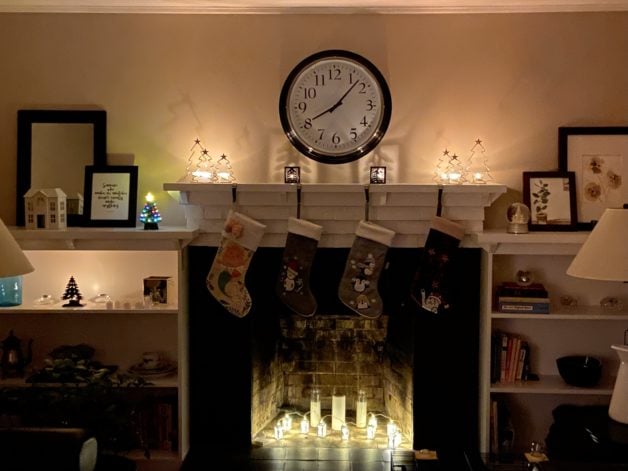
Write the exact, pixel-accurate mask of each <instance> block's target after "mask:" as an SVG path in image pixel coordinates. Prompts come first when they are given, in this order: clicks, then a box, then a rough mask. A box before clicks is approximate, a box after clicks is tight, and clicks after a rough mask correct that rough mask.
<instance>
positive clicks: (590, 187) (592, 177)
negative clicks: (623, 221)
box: [558, 126, 628, 230]
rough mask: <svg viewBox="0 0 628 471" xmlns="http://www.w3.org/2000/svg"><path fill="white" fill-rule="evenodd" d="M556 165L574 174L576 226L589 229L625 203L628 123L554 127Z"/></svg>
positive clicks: (626, 194) (627, 172)
mask: <svg viewBox="0 0 628 471" xmlns="http://www.w3.org/2000/svg"><path fill="white" fill-rule="evenodd" d="M558 167H559V169H560V170H561V171H563V172H567V171H571V172H574V173H575V178H576V183H575V185H576V206H577V224H578V228H579V229H584V230H590V229H592V228H593V225H594V223H595V222H596V221H597V220H599V219H600V217H601V216H602V213H603V212H604V210H605V209H606V208H621V207H623V205H624V203H628V191H627V190H626V180H627V179H628V126H616V127H560V128H558Z"/></svg>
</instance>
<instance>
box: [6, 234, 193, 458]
mask: <svg viewBox="0 0 628 471" xmlns="http://www.w3.org/2000/svg"><path fill="white" fill-rule="evenodd" d="M11 232H12V234H13V236H14V237H15V238H16V240H17V241H18V243H19V244H20V246H21V247H22V249H23V250H24V251H25V253H26V255H27V257H28V258H29V260H30V261H31V263H32V264H33V266H34V267H35V271H34V272H32V273H30V274H27V275H24V277H23V303H22V305H20V306H16V307H5V308H0V320H1V324H2V328H3V331H2V332H0V336H2V337H4V336H6V335H7V334H8V331H9V329H14V331H15V334H16V335H17V336H18V337H20V338H21V339H22V340H27V339H33V362H32V363H31V366H32V367H35V368H41V366H42V364H43V360H44V358H45V357H46V355H47V354H48V353H49V352H50V351H51V350H52V349H53V348H55V347H58V346H59V345H76V344H80V343H86V344H88V345H90V346H92V347H94V349H95V355H94V360H97V361H100V362H101V363H103V364H105V365H116V366H118V371H121V372H125V371H127V370H128V368H129V367H131V366H132V365H134V364H136V363H137V362H139V361H140V360H141V354H142V352H145V351H159V352H161V353H162V354H163V355H164V356H165V357H167V358H169V359H170V360H172V361H175V362H177V366H178V368H177V373H176V374H173V375H170V376H163V377H155V378H150V377H148V378H147V380H148V381H150V383H151V384H149V385H147V386H145V387H146V388H147V393H150V394H153V392H154V393H155V394H159V395H162V394H165V395H166V396H168V397H174V398H175V399H174V401H175V404H176V406H175V407H176V410H175V411H173V417H175V421H176V423H175V427H176V432H177V439H178V443H176V444H175V445H176V447H175V448H176V451H172V452H170V451H164V450H151V461H152V462H153V463H156V462H157V461H159V469H173V470H174V469H178V464H179V463H180V461H181V460H182V458H183V457H184V456H185V453H186V452H187V449H188V430H189V427H188V421H189V413H188V396H189V394H188V391H187V386H186V385H187V383H188V381H187V377H188V372H187V365H188V361H187V312H188V310H187V295H186V293H187V268H186V263H187V250H186V247H187V245H188V244H190V243H191V242H192V241H193V240H194V238H195V237H196V236H197V231H195V230H190V229H186V228H180V227H160V228H159V230H156V231H145V230H143V229H142V228H68V229H67V230H59V231H53V230H27V229H24V228H11ZM151 275H164V276H171V277H173V279H174V284H173V286H174V288H175V289H174V292H171V293H168V303H167V304H165V305H163V306H162V305H157V306H150V307H146V306H145V305H144V303H143V292H142V288H143V279H144V278H145V277H148V276H151ZM69 276H74V277H75V279H76V281H77V284H78V287H79V290H80V292H81V294H82V295H83V300H82V302H84V304H85V306H84V307H77V308H64V307H62V306H61V304H63V302H62V301H59V299H60V298H61V296H62V293H63V291H64V288H65V286H66V283H67V281H68V279H69ZM103 292H105V293H107V294H108V295H109V296H110V297H111V299H112V300H113V301H117V302H115V304H114V306H113V308H107V306H106V305H105V304H98V303H94V302H92V301H90V299H91V298H93V297H94V296H96V295H97V294H99V293H103ZM42 294H51V295H52V296H53V297H55V298H56V299H57V300H58V301H57V302H56V303H54V304H50V305H39V304H37V303H36V302H35V300H36V299H38V298H39V297H40V296H41V295H42ZM4 330H6V332H4ZM54 386H55V385H54V384H41V383H38V384H37V387H54ZM57 386H58V384H57ZM0 387H9V388H23V387H32V384H31V383H26V381H25V378H7V379H2V380H0ZM153 451H154V452H153ZM130 456H131V457H133V459H136V460H137V461H139V462H141V461H143V460H145V459H146V458H144V457H143V455H142V453H141V452H138V453H131V455H130ZM138 464H139V463H138ZM141 468H142V466H141V464H140V469H141Z"/></svg>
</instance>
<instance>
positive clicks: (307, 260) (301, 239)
mask: <svg viewBox="0 0 628 471" xmlns="http://www.w3.org/2000/svg"><path fill="white" fill-rule="evenodd" d="M322 231H323V228H322V226H319V225H317V224H314V223H311V222H308V221H304V220H302V219H295V218H290V219H288V237H287V238H286V248H285V249H284V252H283V258H282V267H281V272H280V273H279V279H278V280H277V295H278V296H279V299H281V301H282V302H283V303H284V304H285V305H286V306H288V307H289V308H290V309H292V310H293V311H294V312H296V313H297V314H300V315H302V316H304V317H310V316H313V315H314V313H315V312H316V299H314V296H313V295H312V292H311V291H310V269H311V267H312V260H313V259H314V253H315V252H316V247H317V246H318V241H319V240H320V238H321V233H322Z"/></svg>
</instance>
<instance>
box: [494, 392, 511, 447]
mask: <svg viewBox="0 0 628 471" xmlns="http://www.w3.org/2000/svg"><path fill="white" fill-rule="evenodd" d="M489 417H490V424H489V426H490V453H491V454H493V455H509V454H511V453H512V451H513V445H514V438H515V430H514V428H513V425H512V422H511V420H510V411H509V410H508V406H507V405H506V404H505V403H504V402H503V401H497V400H495V399H493V400H491V410H490V415H489Z"/></svg>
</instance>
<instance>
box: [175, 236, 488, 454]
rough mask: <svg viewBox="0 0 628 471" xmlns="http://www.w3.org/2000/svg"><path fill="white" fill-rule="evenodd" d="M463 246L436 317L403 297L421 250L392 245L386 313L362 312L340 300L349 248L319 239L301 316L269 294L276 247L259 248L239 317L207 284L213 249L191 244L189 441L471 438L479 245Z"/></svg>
mask: <svg viewBox="0 0 628 471" xmlns="http://www.w3.org/2000/svg"><path fill="white" fill-rule="evenodd" d="M458 252H459V253H458V254H457V255H456V257H457V263H456V264H455V266H456V270H455V273H454V274H452V284H453V285H454V286H455V293H454V296H455V300H454V308H453V309H452V311H451V312H450V313H448V314H446V315H442V316H438V317H437V316H435V315H434V314H431V313H427V312H426V311H423V310H421V309H420V308H419V307H418V306H417V305H416V304H414V302H413V301H411V300H409V299H408V296H407V295H408V293H409V288H410V285H411V282H412V279H413V277H414V274H415V273H416V271H417V268H418V267H419V262H420V255H421V249H418V248H417V249H398V248H391V249H390V250H389V253H388V258H387V260H388V264H387V267H386V269H385V270H383V272H382V274H381V276H380V280H379V293H380V295H381V296H382V300H383V302H384V314H382V316H380V317H379V318H377V319H367V318H364V317H362V316H360V315H358V314H357V313H355V312H354V311H352V310H351V309H349V308H347V307H346V306H344V305H343V304H342V303H341V302H340V300H339V299H338V295H337V292H338V286H339V283H340V280H341V277H342V273H343V270H344V265H345V262H346V260H347V256H348V253H349V249H348V248H342V249H338V248H319V249H318V251H317V253H316V255H315V259H314V263H313V267H312V273H311V278H310V282H311V290H312V293H313V294H314V296H315V298H316V300H317V304H318V308H317V312H316V314H315V315H314V316H312V317H309V318H305V317H302V316H299V315H297V314H295V313H293V312H292V311H290V310H289V309H288V308H287V307H286V306H285V305H283V303H281V301H280V300H279V299H278V297H277V296H276V294H275V284H276V281H277V277H278V274H279V270H280V265H281V255H282V253H283V249H281V248H260V249H258V250H257V252H256V253H255V255H254V257H253V259H252V261H251V265H250V267H249V270H248V272H247V275H246V286H247V289H248V290H249V293H250V295H251V298H252V300H253V307H252V309H251V311H250V312H249V314H248V315H247V316H246V317H244V318H241V319H240V318H237V317H235V316H233V315H231V314H229V313H227V312H226V311H225V310H224V309H223V308H222V307H221V306H220V305H219V304H218V303H217V301H215V300H214V298H213V297H212V296H211V295H210V294H209V292H208V290H207V288H206V284H205V278H206V276H207V273H208V271H209V268H210V266H211V262H212V260H213V258H214V256H215V253H216V248H215V247H197V246H194V247H190V250H189V261H188V284H189V311H190V313H189V323H188V324H189V329H188V332H187V335H188V336H189V342H188V344H189V352H188V354H189V395H190V397H189V404H190V444H191V449H194V448H203V447H205V446H207V444H208V443H212V444H214V446H217V447H219V448H220V449H222V450H224V451H225V452H228V451H229V450H243V449H250V448H251V447H254V446H264V447H299V448H302V447H324V448H328V447H330V446H346V447H352V448H393V447H396V448H406V449H423V448H429V449H438V448H439V447H443V446H452V445H459V446H463V447H472V448H477V440H478V434H477V433H478V430H477V429H478V417H477V413H478V412H477V409H478V407H477V406H478V370H477V368H478V347H479V344H478V339H479V291H480V290H479V278H480V276H479V275H480V271H479V270H480V268H479V267H480V263H479V262H480V258H479V257H480V255H479V250H478V249H466V248H465V249H460V250H459V251H458ZM313 390H316V391H317V392H318V394H319V396H318V397H319V399H320V410H321V412H320V418H321V419H323V421H324V422H325V425H326V429H327V433H326V435H325V436H324V437H323V436H319V430H318V428H319V427H318V425H319V424H320V423H321V420H319V419H318V418H316V417H315V420H314V421H312V420H311V418H312V417H311V407H310V405H311V404H310V402H311V399H312V392H313ZM360 391H361V392H362V393H363V395H364V397H365V399H366V411H367V414H366V420H367V423H366V426H364V423H363V422H362V420H359V422H360V423H358V419H361V414H360V417H358V414H357V412H358V409H360V412H361V410H362V409H363V404H362V403H360V405H358V395H359V394H360ZM452 396H453V397H454V400H453V401H452V400H451V399H449V398H451V397H452ZM334 402H335V403H336V404H335V405H336V406H337V407H336V409H335V410H336V411H339V410H341V409H343V408H341V407H340V405H341V403H342V402H344V418H342V417H341V415H340V413H334V410H333V409H334V408H333V406H334ZM332 416H333V417H332ZM286 418H289V419H290V420H285V419H286ZM373 418H375V419H376V420H377V427H376V429H375V430H374V432H373V438H369V433H371V431H372V430H371V428H369V426H368V425H369V424H368V420H369V419H371V421H372V420H373ZM304 419H305V421H307V422H309V430H308V431H307V433H305V432H304V430H303V431H302V429H301V422H302V421H303V422H305V421H304ZM332 419H338V420H332ZM288 422H291V423H290V424H288ZM342 425H346V429H347V430H348V432H349V436H348V438H347V439H345V438H346V437H343V434H344V433H345V432H346V430H345V428H343V427H342ZM303 426H305V425H303ZM216 432H217V433H216ZM210 437H211V438H210ZM216 437H218V438H216ZM391 437H392V438H391Z"/></svg>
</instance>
